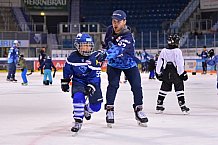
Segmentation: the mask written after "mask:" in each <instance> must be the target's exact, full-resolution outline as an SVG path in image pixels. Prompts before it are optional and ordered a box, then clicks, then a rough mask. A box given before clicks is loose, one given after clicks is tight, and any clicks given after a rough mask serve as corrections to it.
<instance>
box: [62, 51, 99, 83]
mask: <svg viewBox="0 0 218 145" xmlns="http://www.w3.org/2000/svg"><path fill="white" fill-rule="evenodd" d="M96 53H97V52H94V53H92V54H91V55H90V56H81V55H80V54H79V53H78V51H74V52H72V53H71V54H70V56H69V57H68V58H67V60H66V63H65V66H64V68H63V76H64V78H72V82H75V81H76V82H79V83H82V84H84V85H87V84H89V83H91V84H95V85H98V86H100V83H101V80H100V74H101V65H100V63H99V62H98V61H97V60H96V57H95V56H96Z"/></svg>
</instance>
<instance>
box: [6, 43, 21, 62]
mask: <svg viewBox="0 0 218 145" xmlns="http://www.w3.org/2000/svg"><path fill="white" fill-rule="evenodd" d="M18 53H19V52H18V48H17V47H16V46H13V47H11V48H10V50H9V53H8V63H17V62H18V59H19V54H18Z"/></svg>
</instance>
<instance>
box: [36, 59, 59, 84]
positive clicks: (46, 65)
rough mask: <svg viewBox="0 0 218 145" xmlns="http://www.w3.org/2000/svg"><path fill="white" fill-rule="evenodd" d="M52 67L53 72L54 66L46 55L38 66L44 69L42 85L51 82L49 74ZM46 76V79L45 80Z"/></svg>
mask: <svg viewBox="0 0 218 145" xmlns="http://www.w3.org/2000/svg"><path fill="white" fill-rule="evenodd" d="M52 68H53V69H54V72H55V71H56V67H55V66H54V64H53V62H52V60H51V57H50V56H47V58H46V60H45V61H44V62H43V63H42V64H41V65H40V66H39V68H38V70H39V69H41V70H42V69H44V78H43V84H44V85H49V84H52V81H53V80H52V76H51V72H52ZM47 78H48V80H47Z"/></svg>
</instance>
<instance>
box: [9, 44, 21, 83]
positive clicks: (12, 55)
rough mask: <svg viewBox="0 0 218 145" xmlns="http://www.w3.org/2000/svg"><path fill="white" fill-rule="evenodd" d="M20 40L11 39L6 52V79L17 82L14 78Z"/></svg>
mask: <svg viewBox="0 0 218 145" xmlns="http://www.w3.org/2000/svg"><path fill="white" fill-rule="evenodd" d="M19 46H20V42H19V41H18V40H14V41H13V46H12V47H11V48H10V49H9V52H8V75H7V81H12V82H17V80H16V79H15V73H16V68H17V67H16V65H17V63H18V61H19V49H18V47H19Z"/></svg>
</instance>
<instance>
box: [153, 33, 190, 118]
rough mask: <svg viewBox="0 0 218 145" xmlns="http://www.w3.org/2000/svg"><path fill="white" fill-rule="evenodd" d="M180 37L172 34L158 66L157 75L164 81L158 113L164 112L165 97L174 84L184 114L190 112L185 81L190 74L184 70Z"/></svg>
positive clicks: (160, 92) (162, 51)
mask: <svg viewBox="0 0 218 145" xmlns="http://www.w3.org/2000/svg"><path fill="white" fill-rule="evenodd" d="M179 41H180V37H179V36H178V35H177V34H171V35H170V36H169V37H168V39H167V43H168V47H167V48H164V49H162V50H161V53H160V56H159V57H158V61H157V66H156V77H157V79H158V80H160V81H162V84H161V88H160V91H159V94H158V99H157V106H156V110H157V113H163V111H164V110H165V108H164V106H163V105H164V104H163V103H164V99H165V97H166V95H167V93H168V92H171V91H172V85H174V88H175V92H176V96H177V99H178V104H179V106H180V109H181V111H182V112H183V113H184V114H188V113H189V110H190V109H189V108H188V107H186V104H185V95H184V81H186V80H187V79H188V75H187V73H186V71H185V70H184V58H183V56H182V51H181V50H180V49H179V48H178V47H179Z"/></svg>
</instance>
